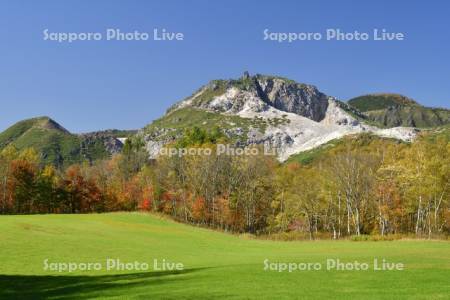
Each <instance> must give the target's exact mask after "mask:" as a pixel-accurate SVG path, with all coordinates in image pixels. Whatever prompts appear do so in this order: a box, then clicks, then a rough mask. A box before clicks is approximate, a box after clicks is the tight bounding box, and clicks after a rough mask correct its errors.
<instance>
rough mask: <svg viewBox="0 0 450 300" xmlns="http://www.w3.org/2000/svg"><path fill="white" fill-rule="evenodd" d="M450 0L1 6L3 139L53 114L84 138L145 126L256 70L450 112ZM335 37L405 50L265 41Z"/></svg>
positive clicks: (342, 93) (1, 0)
mask: <svg viewBox="0 0 450 300" xmlns="http://www.w3.org/2000/svg"><path fill="white" fill-rule="evenodd" d="M449 15H450V4H449V1H429V0H428V1H411V0H410V1H370V3H369V1H331V0H330V1H312V0H309V1H279V0H272V1H261V0H259V1H256V0H255V1H242V0H240V1H237V0H228V1H206V0H204V1H203V0H193V1H186V0H185V1H181V0H180V1H168V0H164V1H163V0H160V1H125V0H124V1H88V0H84V1H75V0H67V1H56V0H55V1H45V0H44V1H13V0H10V1H6V0H0V38H1V41H0V103H1V106H0V130H3V129H5V128H6V127H8V126H9V125H12V124H13V123H15V122H16V121H19V120H21V119H25V118H29V117H33V116H41V115H48V116H50V117H52V118H54V119H55V120H56V121H58V122H59V123H61V124H62V125H63V126H64V127H66V128H67V129H69V130H70V131H72V132H86V131H93V130H100V129H107V128H120V129H134V128H141V127H143V126H144V125H146V124H147V123H149V122H151V121H152V120H153V119H155V118H158V117H159V116H161V115H162V114H163V113H164V112H165V110H166V109H167V108H168V107H169V106H170V105H171V104H173V103H175V102H176V101H178V100H180V99H182V98H184V97H186V96H189V95H191V94H192V93H193V92H194V91H195V90H196V89H198V88H199V87H200V86H201V85H203V84H205V83H207V82H208V81H209V80H211V79H219V78H235V77H239V76H241V74H242V72H243V71H245V70H248V71H249V72H250V73H252V74H254V73H262V74H273V75H280V76H284V77H288V78H291V79H294V80H296V81H299V82H304V83H310V84H314V85H316V86H317V87H318V88H319V89H320V90H321V91H323V92H325V93H326V94H328V95H332V96H336V97H338V98H340V99H342V100H348V99H349V98H351V97H354V96H358V95H361V94H366V93H372V92H396V93H402V94H404V95H407V96H409V97H412V98H414V99H416V100H418V101H419V102H421V103H422V104H424V105H427V106H441V107H447V108H448V107H449V103H450V61H449V57H450V18H449ZM107 28H118V29H120V30H121V31H124V32H125V31H134V30H138V31H140V32H152V31H153V29H154V28H159V29H162V28H165V29H166V30H168V31H172V32H182V33H183V34H184V40H183V41H170V42H168V41H163V42H161V41H153V40H149V41H105V40H102V41H83V42H80V41H78V42H73V43H67V42H66V43H58V42H55V41H45V40H44V39H43V36H44V34H43V30H44V29H49V31H50V32H101V33H104V32H105V30H106V29H107ZM327 28H340V29H341V30H342V31H346V32H353V31H355V30H357V31H359V32H369V33H372V30H373V29H374V28H378V29H383V28H385V29H386V30H388V31H393V32H402V33H404V34H405V35H406V38H405V40H404V41H389V42H387V41H326V40H322V41H297V42H292V43H287V42H284V43H278V42H275V41H264V40H263V38H264V34H263V30H264V29H269V31H270V32H321V33H323V32H324V31H325V30H326V29H327Z"/></svg>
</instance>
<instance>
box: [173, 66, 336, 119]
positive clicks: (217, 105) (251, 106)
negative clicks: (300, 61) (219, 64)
mask: <svg viewBox="0 0 450 300" xmlns="http://www.w3.org/2000/svg"><path fill="white" fill-rule="evenodd" d="M328 99H329V97H328V96H327V95H325V94H324V93H322V92H320V91H319V90H318V89H317V88H316V87H315V86H313V85H307V84H303V83H297V82H295V81H293V80H290V79H287V78H283V77H277V76H267V75H261V74H256V75H253V76H252V75H250V74H249V72H244V75H243V76H242V77H241V78H239V79H229V80H213V81H211V82H209V83H208V84H207V85H206V86H204V87H203V88H201V89H200V90H199V91H197V92H196V93H194V95H192V96H191V97H189V98H187V99H185V100H184V101H182V102H181V103H179V104H178V105H176V106H175V109H176V108H182V107H186V106H193V107H197V108H202V109H206V110H212V111H214V112H221V113H227V112H228V113H232V114H236V113H238V112H240V111H242V110H254V112H260V111H262V110H267V109H270V107H273V108H276V109H278V110H280V111H284V112H289V113H294V114H297V115H300V116H303V117H306V118H308V119H311V120H314V121H316V122H319V121H321V120H323V119H324V118H325V114H326V111H327V107H328Z"/></svg>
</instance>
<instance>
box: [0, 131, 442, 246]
mask: <svg viewBox="0 0 450 300" xmlns="http://www.w3.org/2000/svg"><path fill="white" fill-rule="evenodd" d="M223 139H224V138H223V137H222V136H220V134H217V133H214V132H213V133H212V134H209V133H207V132H203V131H202V130H200V129H198V128H194V129H192V130H188V131H186V133H185V136H184V137H183V139H181V140H180V141H178V142H177V143H176V145H174V146H176V147H187V146H189V147H199V148H211V151H212V153H213V154H212V155H202V154H199V155H186V156H181V157H179V156H160V157H159V158H158V159H156V160H149V159H148V155H147V152H146V151H145V147H144V144H143V143H142V141H140V140H138V139H129V140H127V141H126V142H125V145H124V148H123V151H122V152H121V153H120V154H117V155H114V156H112V157H111V158H110V159H105V160H98V161H95V162H93V163H88V162H85V163H82V164H75V165H71V166H69V167H67V168H65V169H57V168H56V167H54V166H52V165H45V164H43V163H42V162H41V159H40V154H39V153H37V152H36V151H35V150H34V149H32V148H29V149H25V150H23V151H18V150H17V149H16V148H15V147H14V146H12V145H9V146H7V147H6V148H4V149H3V150H2V151H1V153H0V213H1V214H47V213H65V214H73V213H102V212H112V211H138V210H139V211H149V212H154V213H160V214H164V215H168V216H170V217H171V218H173V219H175V220H177V221H180V222H184V223H189V224H194V225H198V226H204V227H209V228H214V229H217V230H223V231H228V232H233V233H249V234H253V235H258V236H268V237H272V238H284V239H295V238H303V239H318V238H324V239H325V238H326V239H340V238H348V237H358V236H361V237H364V236H367V235H371V236H381V237H384V236H394V235H398V236H411V237H421V238H448V235H449V233H450V206H449V205H450V203H449V192H450V185H449V178H450V144H449V139H448V135H432V134H422V135H421V136H420V137H419V138H418V139H417V140H415V141H414V142H413V143H403V142H398V141H395V140H393V139H383V138H378V137H375V136H372V135H370V134H363V135H355V136H348V137H345V138H344V139H342V140H341V141H340V142H339V143H336V144H335V145H334V146H333V147H329V148H326V149H322V151H321V153H320V155H317V156H316V157H315V158H314V159H313V160H311V161H305V162H299V161H295V160H293V161H288V162H286V163H280V162H279V161H277V160H276V158H274V157H273V156H264V155H263V154H261V155H256V156H255V155H244V156H231V155H225V154H220V155H217V154H214V151H215V149H216V148H215V147H214V145H215V144H216V143H217V142H219V141H222V142H226V141H225V140H223ZM199 153H204V152H201V151H200V152H199ZM259 153H263V151H260V152H259Z"/></svg>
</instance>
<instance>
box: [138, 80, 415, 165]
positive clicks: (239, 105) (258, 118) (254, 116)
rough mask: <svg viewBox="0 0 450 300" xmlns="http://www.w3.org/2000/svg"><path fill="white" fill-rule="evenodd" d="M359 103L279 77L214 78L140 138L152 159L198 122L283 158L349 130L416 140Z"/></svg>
mask: <svg viewBox="0 0 450 300" xmlns="http://www.w3.org/2000/svg"><path fill="white" fill-rule="evenodd" d="M366 119H367V118H366V116H365V115H364V114H362V113H361V112H360V111H359V110H357V109H355V108H354V107H352V106H350V105H348V104H346V103H344V102H341V101H339V100H337V99H336V98H334V97H331V96H327V95H325V94H324V93H322V92H321V91H319V90H318V89H317V88H316V87H315V86H312V85H308V84H303V83H297V82H295V81H293V80H290V79H286V78H283V77H278V76H267V75H260V74H257V75H254V76H250V74H248V73H247V72H246V73H245V74H244V75H243V76H242V77H241V78H239V79H229V80H212V81H211V82H209V83H208V84H207V85H205V86H203V87H201V88H200V89H199V90H197V91H196V92H194V93H193V95H191V96H190V97H188V98H186V99H184V100H182V101H180V102H178V103H176V104H175V105H173V106H172V107H171V108H170V109H169V110H168V111H167V113H166V114H165V115H164V116H162V117H161V118H160V119H158V120H155V121H154V122H152V123H151V124H149V125H148V126H147V127H145V128H144V129H143V130H142V131H140V132H139V133H138V136H140V137H142V138H143V140H144V141H145V142H146V145H147V150H148V151H149V153H150V155H151V157H156V156H157V154H158V152H159V150H160V149H161V148H162V147H163V146H164V145H166V144H168V143H171V142H173V141H175V140H177V139H179V138H180V137H181V136H182V134H183V132H184V131H185V129H187V128H191V127H193V126H196V127H199V128H203V129H205V130H212V129H213V128H219V129H220V130H221V131H222V132H223V134H224V135H225V136H227V137H228V138H229V139H230V140H231V141H232V142H233V143H235V144H236V145H238V146H247V145H252V144H260V145H265V146H267V147H270V148H275V149H277V151H278V153H279V159H280V160H282V161H283V160H286V159H287V158H289V156H291V155H292V154H296V153H299V152H302V151H307V150H310V149H314V148H316V147H318V146H320V145H322V144H325V143H327V142H329V141H331V140H333V139H337V138H341V137H343V136H345V135H348V134H355V133H363V132H373V133H374V134H376V135H380V136H384V137H395V138H398V139H401V140H406V141H408V140H411V139H412V138H414V136H415V134H416V133H415V131H414V130H412V129H408V128H392V129H380V128H378V127H377V126H374V125H376V122H371V121H370V120H368V119H367V120H366Z"/></svg>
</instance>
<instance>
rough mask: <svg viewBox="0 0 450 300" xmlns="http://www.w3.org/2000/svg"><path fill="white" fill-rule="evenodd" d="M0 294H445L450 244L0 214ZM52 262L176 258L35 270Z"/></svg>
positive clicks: (145, 219) (147, 218)
mask: <svg viewBox="0 0 450 300" xmlns="http://www.w3.org/2000/svg"><path fill="white" fill-rule="evenodd" d="M0 228H1V229H2V230H1V231H0V249H1V251H0V274H1V275H0V298H9V299H11V298H20V299H26V298H30V299H41V298H51V299H90V298H97V297H117V298H119V297H126V298H127V299H301V298H308V299H311V298H314V299H326V298H328V299H352V298H354V299H360V298H363V297H364V298H365V299H445V298H448V295H449V294H450V285H449V281H448V275H449V273H450V243H448V242H428V241H396V242H349V241H339V242H335V241H320V242H274V241H260V240H247V239H243V238H239V237H237V236H233V235H228V234H223V233H219V232H214V231H210V230H206V229H201V228H193V227H190V226H188V225H182V224H177V223H174V222H171V221H167V220H163V219H159V218H158V217H155V216H151V215H147V214H138V213H115V214H103V215H46V216H44V215H35V216H1V217H0ZM374 257H377V258H380V259H381V258H385V259H387V260H389V261H395V262H403V263H405V266H406V270H404V271H389V272H388V271H385V272H382V271H325V270H323V271H297V272H295V273H287V272H285V273H277V272H268V271H263V261H264V259H266V258H268V259H270V260H271V261H278V262H324V261H325V260H326V259H327V258H339V259H341V260H342V261H346V262H348V261H354V260H357V261H360V262H371V261H372V260H373V258H374ZM46 258H48V259H50V261H53V262H97V261H100V262H103V261H104V260H105V259H106V258H119V259H120V260H121V261H127V262H131V261H135V260H137V261H141V262H151V261H152V260H153V259H154V258H156V259H159V260H162V259H167V260H170V261H175V262H182V263H184V265H185V268H186V270H185V271H183V272H179V273H174V272H169V271H166V272H154V271H152V272H144V273H142V272H106V271H91V272H84V273H82V272H78V273H71V274H58V273H50V272H46V271H43V260H44V259H46Z"/></svg>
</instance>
